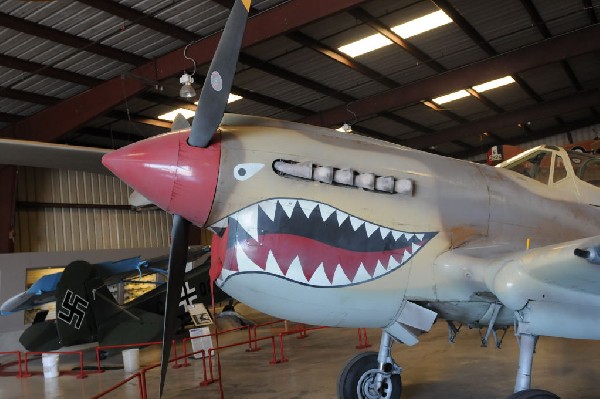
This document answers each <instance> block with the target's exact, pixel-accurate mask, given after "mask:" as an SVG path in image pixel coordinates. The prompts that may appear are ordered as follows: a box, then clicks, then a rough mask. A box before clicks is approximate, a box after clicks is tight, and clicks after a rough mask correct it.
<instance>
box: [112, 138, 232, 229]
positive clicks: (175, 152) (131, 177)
mask: <svg viewBox="0 0 600 399" xmlns="http://www.w3.org/2000/svg"><path fill="white" fill-rule="evenodd" d="M188 137H189V131H183V132H174V133H167V134H163V135H160V136H156V137H153V138H150V139H147V140H142V141H138V142H137V143H133V144H130V145H128V146H126V147H123V148H121V149H118V150H116V151H113V152H111V153H109V154H106V155H105V156H104V157H103V158H102V163H103V164H104V166H106V167H107V168H108V169H110V170H111V171H112V172H113V173H114V174H115V175H116V176H117V177H119V178H120V179H121V180H123V181H124V182H125V183H127V185H129V186H130V187H132V188H133V189H135V190H136V191H138V192H140V193H141V194H142V195H143V196H145V197H146V198H148V199H149V200H151V201H152V202H153V203H154V204H156V205H157V206H158V207H160V208H162V209H164V210H165V211H167V212H169V213H174V214H178V215H181V216H183V217H184V218H186V219H187V220H189V221H190V222H192V223H194V224H196V225H198V226H202V225H204V223H205V222H206V220H207V219H208V215H209V213H210V209H211V207H212V203H213V199H214V196H215V190H216V187H217V178H218V174H219V163H220V159H221V141H220V136H219V135H215V136H214V137H213V140H212V142H211V143H210V144H209V145H208V146H207V147H206V148H199V147H192V146H190V145H188V143H187V140H188Z"/></svg>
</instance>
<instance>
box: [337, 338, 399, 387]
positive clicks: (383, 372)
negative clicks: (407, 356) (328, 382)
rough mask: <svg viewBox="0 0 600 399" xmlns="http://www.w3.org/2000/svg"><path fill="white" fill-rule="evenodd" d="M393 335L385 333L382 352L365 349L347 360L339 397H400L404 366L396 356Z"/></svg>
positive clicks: (342, 373)
mask: <svg viewBox="0 0 600 399" xmlns="http://www.w3.org/2000/svg"><path fill="white" fill-rule="evenodd" d="M392 343H393V341H392V337H391V336H390V335H389V334H388V333H386V332H385V331H384V332H383V333H382V334H381V345H380V347H379V353H375V352H362V353H359V354H358V355H356V356H354V357H353V358H352V359H350V361H349V362H348V363H347V364H346V367H344V369H343V370H342V372H341V374H340V377H339V379H338V399H398V398H400V394H401V393H402V380H401V377H400V373H401V372H402V369H401V368H400V367H399V366H398V365H397V364H396V363H395V362H394V359H392V354H391V349H392Z"/></svg>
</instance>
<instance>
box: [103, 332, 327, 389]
mask: <svg viewBox="0 0 600 399" xmlns="http://www.w3.org/2000/svg"><path fill="white" fill-rule="evenodd" d="M278 322H281V321H278ZM275 323H277V322H272V323H266V324H265V325H271V324H275ZM263 326H264V325H263ZM325 328H329V327H312V328H306V326H305V325H302V326H301V328H299V329H296V330H293V331H286V332H282V333H280V334H279V341H280V353H281V357H282V360H278V359H277V351H276V347H275V335H271V336H267V337H261V338H257V339H255V340H252V341H253V342H255V341H263V340H267V339H270V340H271V348H272V355H273V356H272V359H271V361H269V363H271V364H277V363H283V362H286V361H288V359H286V358H285V354H284V350H283V336H284V335H291V334H296V333H297V334H299V335H298V338H299V339H300V338H305V337H307V336H308V331H313V330H321V329H325ZM240 329H242V328H241V327H240V328H236V329H232V330H227V331H226V332H229V331H234V330H240ZM208 335H213V334H207V335H204V336H208ZM204 336H198V337H190V339H194V338H201V337H204ZM190 339H186V341H187V340H190ZM245 344H247V342H246V341H242V342H237V343H234V344H229V345H224V346H220V347H217V348H210V349H209V350H208V353H207V352H206V351H205V350H204V349H200V350H198V351H194V352H191V353H189V354H188V353H187V350H186V346H184V354H183V355H182V356H175V358H173V359H170V360H169V363H173V362H177V361H178V360H179V359H181V358H184V359H187V358H188V356H191V355H195V354H198V353H200V354H201V355H202V369H203V380H202V382H200V384H199V385H200V386H201V387H203V386H208V385H210V384H212V383H214V382H216V381H219V379H220V378H221V375H220V374H219V375H218V376H217V377H218V378H215V377H214V372H213V362H212V357H213V354H214V352H215V351H217V350H222V349H227V348H232V347H235V346H240V345H245ZM207 356H208V363H209V364H208V369H209V371H207V367H206V357H207ZM185 364H187V362H186V360H184V365H185ZM188 365H189V364H188ZM157 367H160V363H156V364H153V365H151V366H148V367H144V368H143V369H141V370H140V371H139V372H138V373H135V374H132V375H131V376H129V377H128V378H127V379H125V380H123V381H121V382H119V383H118V384H116V385H115V386H113V387H111V388H109V389H107V390H106V391H104V392H102V393H101V394H99V395H97V396H94V397H93V398H92V399H96V398H100V397H101V396H104V395H106V394H107V393H109V392H112V391H114V390H116V389H117V388H119V387H120V386H123V385H124V384H125V383H127V382H128V381H131V380H132V379H133V378H136V377H139V380H138V381H139V386H140V398H142V399H147V397H148V387H147V380H146V373H147V372H148V371H150V370H152V369H155V368H157ZM218 371H220V370H218ZM208 374H210V379H209V378H208Z"/></svg>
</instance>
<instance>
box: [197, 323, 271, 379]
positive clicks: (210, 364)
mask: <svg viewBox="0 0 600 399" xmlns="http://www.w3.org/2000/svg"><path fill="white" fill-rule="evenodd" d="M267 339H270V340H271V345H272V347H273V359H272V360H271V361H270V362H269V363H279V361H277V352H276V351H275V336H274V335H271V336H269V337H262V338H259V339H258V340H259V341H263V340H267ZM244 344H245V342H238V343H235V344H229V345H224V346H219V347H217V348H209V349H208V369H209V370H210V380H208V381H206V373H205V375H204V378H205V381H203V382H202V383H201V384H200V385H201V386H205V385H209V384H212V383H213V382H216V381H219V379H221V375H220V374H219V376H218V377H219V378H216V379H215V378H214V375H213V366H212V356H213V353H214V352H215V351H217V350H221V349H227V348H233V347H234V346H240V345H244ZM219 371H220V370H219Z"/></svg>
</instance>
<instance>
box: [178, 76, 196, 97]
mask: <svg viewBox="0 0 600 399" xmlns="http://www.w3.org/2000/svg"><path fill="white" fill-rule="evenodd" d="M179 83H181V84H182V85H183V86H181V89H180V90H179V97H183V98H192V97H196V90H194V88H193V87H192V83H194V78H193V77H192V76H191V75H188V74H187V72H184V73H183V75H181V77H180V78H179Z"/></svg>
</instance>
